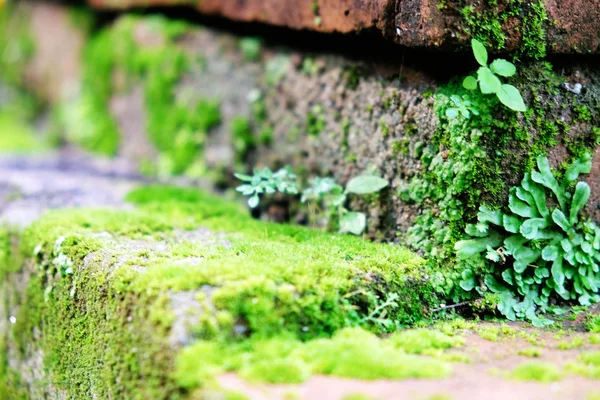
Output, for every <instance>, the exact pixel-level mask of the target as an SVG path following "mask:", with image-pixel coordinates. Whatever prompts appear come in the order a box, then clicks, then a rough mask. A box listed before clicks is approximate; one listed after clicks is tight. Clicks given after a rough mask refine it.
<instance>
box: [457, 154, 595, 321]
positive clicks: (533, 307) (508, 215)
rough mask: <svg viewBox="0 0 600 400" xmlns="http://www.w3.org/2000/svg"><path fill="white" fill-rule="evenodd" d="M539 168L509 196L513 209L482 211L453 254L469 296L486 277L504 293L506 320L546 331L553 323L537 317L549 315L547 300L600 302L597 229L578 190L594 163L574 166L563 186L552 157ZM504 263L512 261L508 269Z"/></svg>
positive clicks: (583, 190)
mask: <svg viewBox="0 0 600 400" xmlns="http://www.w3.org/2000/svg"><path fill="white" fill-rule="evenodd" d="M537 164H538V170H537V171H532V172H531V173H530V174H529V173H528V174H525V177H524V178H523V180H522V182H521V186H518V187H514V188H512V189H511V190H510V196H509V206H508V210H506V211H504V212H503V211H502V210H491V209H489V208H488V207H486V206H481V208H480V211H479V214H478V215H477V224H474V225H467V228H466V232H467V234H468V235H470V236H472V237H474V238H473V239H468V240H462V241H459V242H457V243H456V246H455V248H456V251H457V256H458V258H459V259H460V260H462V262H463V263H464V265H465V266H466V267H467V268H466V269H465V270H464V271H463V273H462V277H463V280H462V281H461V283H460V285H461V287H462V288H463V289H464V290H467V291H470V290H473V289H475V288H477V290H482V289H480V286H478V279H481V278H484V279H483V281H484V282H485V287H487V289H488V290H491V291H492V292H494V293H497V294H500V303H499V304H498V309H499V310H500V312H502V314H503V315H505V316H506V317H507V318H508V319H510V320H515V319H517V318H527V319H528V320H531V321H533V323H534V325H538V326H543V325H546V324H548V323H552V321H549V320H547V319H545V318H541V317H538V316H537V315H536V312H542V313H545V312H547V311H549V310H550V309H551V308H552V307H551V305H550V299H556V298H558V299H562V300H564V301H569V300H576V301H577V302H579V304H581V305H589V304H590V303H592V302H597V301H598V300H599V299H600V296H599V294H598V291H599V289H600V281H599V280H598V271H599V269H598V268H599V265H598V261H600V228H598V227H597V226H596V225H595V224H594V223H592V222H587V221H585V220H583V219H582V218H581V217H580V212H581V210H582V209H583V207H584V206H585V205H586V203H587V201H588V199H589V197H590V187H589V186H588V184H587V183H585V182H583V181H580V182H578V183H577V184H575V183H576V181H577V179H578V177H579V175H580V174H582V173H589V172H590V169H591V157H590V156H589V155H587V156H584V157H582V158H580V159H579V160H577V161H575V162H574V163H573V164H571V165H570V166H569V167H568V168H567V169H566V171H565V173H564V175H563V177H562V181H561V182H560V183H559V181H558V180H557V177H556V176H555V174H554V173H553V172H552V171H551V169H550V166H549V164H548V159H547V158H545V157H543V156H539V157H538V160H537ZM573 187H574V189H573ZM553 204H556V205H557V207H554V209H553ZM507 259H511V260H514V262H513V263H512V265H511V263H509V264H508V265H509V267H508V268H506V267H505V266H504V265H505V264H506V262H507ZM500 276H501V280H499V279H497V278H500ZM483 290H485V289H483Z"/></svg>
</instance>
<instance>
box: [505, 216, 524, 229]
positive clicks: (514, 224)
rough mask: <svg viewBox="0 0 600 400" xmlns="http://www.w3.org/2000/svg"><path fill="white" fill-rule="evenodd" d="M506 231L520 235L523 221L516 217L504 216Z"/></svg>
mask: <svg viewBox="0 0 600 400" xmlns="http://www.w3.org/2000/svg"><path fill="white" fill-rule="evenodd" d="M502 222H503V225H504V229H506V230H507V231H508V232H510V233H519V228H521V220H520V219H519V218H517V217H515V216H514V215H504V217H503V218H502Z"/></svg>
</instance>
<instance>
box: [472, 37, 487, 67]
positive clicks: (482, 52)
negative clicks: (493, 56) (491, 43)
mask: <svg viewBox="0 0 600 400" xmlns="http://www.w3.org/2000/svg"><path fill="white" fill-rule="evenodd" d="M471 47H472V48H473V55H474V56H475V59H476V60H477V62H478V63H479V65H481V66H486V65H487V62H488V53H487V50H486V49H485V46H484V45H483V43H481V42H480V41H479V40H477V39H471Z"/></svg>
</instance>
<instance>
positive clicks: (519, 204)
mask: <svg viewBox="0 0 600 400" xmlns="http://www.w3.org/2000/svg"><path fill="white" fill-rule="evenodd" d="M508 208H509V209H510V211H512V212H513V213H515V214H517V215H518V216H520V217H523V218H535V217H537V216H538V215H537V212H536V211H535V210H534V209H533V208H531V207H530V206H529V205H528V204H527V203H525V202H524V201H522V200H520V199H519V198H518V197H517V196H516V194H515V193H511V194H510V196H509V197H508Z"/></svg>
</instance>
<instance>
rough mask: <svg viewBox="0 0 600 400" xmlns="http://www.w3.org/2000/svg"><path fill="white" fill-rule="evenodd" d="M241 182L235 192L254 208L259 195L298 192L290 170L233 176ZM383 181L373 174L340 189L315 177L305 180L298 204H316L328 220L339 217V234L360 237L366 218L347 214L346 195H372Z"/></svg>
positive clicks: (358, 178)
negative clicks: (245, 197) (307, 181)
mask: <svg viewBox="0 0 600 400" xmlns="http://www.w3.org/2000/svg"><path fill="white" fill-rule="evenodd" d="M235 177H236V178H238V179H239V180H241V181H243V182H245V183H244V184H243V185H241V186H239V187H238V188H237V189H236V190H237V191H238V192H240V193H242V194H243V195H244V196H250V198H249V199H248V205H249V206H250V207H251V208H255V207H257V206H258V204H259V203H260V196H261V195H263V194H273V193H276V192H279V193H287V194H291V195H296V194H298V193H299V188H298V184H297V183H296V175H295V174H294V173H293V172H292V170H291V168H290V167H285V168H282V169H280V170H279V171H277V172H273V171H271V170H270V169H269V168H263V169H255V170H254V175H245V174H235ZM388 184H389V182H388V181H387V180H386V179H383V178H380V177H378V176H374V175H360V176H356V177H354V178H352V179H350V181H349V182H348V184H347V185H346V188H345V189H344V188H343V187H342V186H341V185H339V184H338V183H337V182H336V181H335V179H333V178H323V177H317V178H314V179H311V180H310V181H309V187H307V188H306V189H304V190H303V191H302V198H301V201H302V203H308V204H309V205H310V204H318V205H319V206H322V207H324V208H325V209H326V210H327V211H328V219H331V218H332V217H333V216H338V217H339V223H340V233H351V234H353V235H360V234H362V233H363V232H364V230H365V228H366V227H367V215H366V214H365V213H362V212H353V211H349V210H348V209H346V208H345V207H344V205H345V203H346V201H347V200H348V195H349V194H358V195H366V194H374V193H377V192H379V191H381V190H382V189H383V188H385V187H387V186H388Z"/></svg>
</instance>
